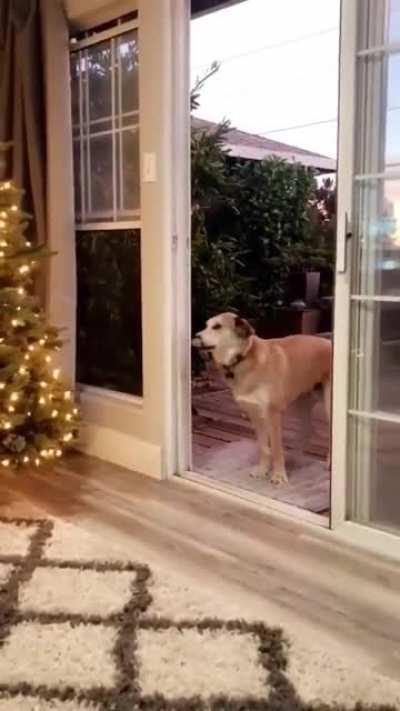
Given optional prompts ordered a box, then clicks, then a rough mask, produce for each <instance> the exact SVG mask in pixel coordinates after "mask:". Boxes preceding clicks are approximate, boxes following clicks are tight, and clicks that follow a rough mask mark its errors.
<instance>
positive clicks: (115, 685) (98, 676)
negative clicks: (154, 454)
mask: <svg viewBox="0 0 400 711" xmlns="http://www.w3.org/2000/svg"><path fill="white" fill-rule="evenodd" d="M74 540H75V544H74ZM102 546H103V548H104V552H103V554H102V553H101V548H102ZM96 550H97V553H96V555H94V553H93V547H91V545H90V542H89V543H87V542H85V540H82V541H80V540H79V535H78V537H76V536H75V539H74V537H73V536H72V538H71V536H70V535H69V529H68V528H64V529H63V527H62V525H61V526H60V525H57V524H55V523H54V522H53V521H50V520H30V519H29V520H28V519H1V520H0V711H83V710H84V709H85V710H86V711H106V710H111V711H133V710H134V709H148V710H149V711H151V710H155V709H157V710H159V711H161V710H163V709H165V711H173V710H174V711H175V710H176V711H195V710H197V709H198V710H199V711H203V710H204V711H206V710H208V709H210V710H211V711H222V710H225V709H226V711H239V710H241V711H245V710H247V709H248V710H249V711H251V710H254V711H256V710H260V711H262V710H265V711H291V710H292V709H293V711H307V710H308V709H311V708H312V709H321V710H322V709H324V710H326V711H328V709H334V708H338V707H336V706H334V705H333V704H330V705H329V703H325V702H324V700H323V699H322V700H319V701H318V702H314V703H312V704H310V703H309V702H308V700H303V698H302V695H301V693H300V692H299V690H298V689H297V688H296V683H295V677H291V675H290V673H289V671H288V661H289V659H290V654H291V650H290V647H289V645H288V644H287V643H286V641H285V635H284V633H283V632H282V630H280V629H278V628H276V627H272V626H271V627H270V626H268V625H266V624H265V623H264V622H254V621H248V622H246V621H244V620H238V619H219V618H214V617H208V616H207V615H206V614H205V615H204V616H199V614H198V610H197V609H196V610H194V611H193V612H194V614H193V617H191V616H186V617H185V616H182V615H179V613H178V608H176V609H174V602H173V601H171V599H170V598H168V600H167V599H166V597H165V596H164V597H163V595H162V586H160V585H158V587H157V586H154V585H153V584H152V573H151V571H150V569H149V567H148V566H147V565H144V564H142V563H136V562H133V561H130V560H129V559H127V558H126V556H122V559H121V560H118V557H116V556H115V555H109V551H108V547H107V542H106V541H104V542H102V541H98V543H97V549H96ZM187 592H188V597H189V596H190V591H187ZM191 609H192V608H191V606H190V604H189V605H188V606H187V607H186V608H185V612H188V611H189V612H190V610H191ZM347 708H355V707H354V704H352V703H350V704H349V705H348V706H347ZM363 708H367V706H362V705H359V706H357V709H359V710H360V711H361V709H363ZM368 708H372V706H371V707H368ZM374 708H376V709H378V708H379V709H381V710H382V711H383V710H384V709H389V708H390V709H392V708H396V706H393V705H391V706H390V705H387V706H379V707H378V706H375V707H374Z"/></svg>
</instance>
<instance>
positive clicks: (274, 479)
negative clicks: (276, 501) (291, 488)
mask: <svg viewBox="0 0 400 711" xmlns="http://www.w3.org/2000/svg"><path fill="white" fill-rule="evenodd" d="M270 481H271V484H275V486H281V484H288V483H289V479H288V478H287V474H286V471H285V469H281V470H280V471H277V472H272V474H271V479H270Z"/></svg>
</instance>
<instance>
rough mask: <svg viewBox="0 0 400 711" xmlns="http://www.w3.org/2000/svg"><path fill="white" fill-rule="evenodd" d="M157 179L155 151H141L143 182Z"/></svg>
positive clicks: (151, 181)
mask: <svg viewBox="0 0 400 711" xmlns="http://www.w3.org/2000/svg"><path fill="white" fill-rule="evenodd" d="M156 180H157V160H156V154H155V153H143V182H144V183H155V182H156Z"/></svg>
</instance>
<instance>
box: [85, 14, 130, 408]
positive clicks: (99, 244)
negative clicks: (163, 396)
mask: <svg viewBox="0 0 400 711" xmlns="http://www.w3.org/2000/svg"><path fill="white" fill-rule="evenodd" d="M71 47H72V52H71V93H72V131H73V150H74V185H75V216H76V239H77V249H76V252H77V276H78V329H77V371H78V379H79V381H80V382H82V383H84V384H88V385H95V386H98V387H103V388H106V389H109V390H118V391H121V392H125V393H129V394H134V395H142V342H141V341H142V334H141V274H140V171H139V48H138V29H137V21H136V20H133V21H129V22H126V23H116V25H115V26H114V27H111V28H110V27H109V28H107V29H106V30H105V31H99V32H98V33H96V32H94V33H90V34H89V33H88V34H87V36H84V37H83V38H82V39H79V40H72V42H71Z"/></svg>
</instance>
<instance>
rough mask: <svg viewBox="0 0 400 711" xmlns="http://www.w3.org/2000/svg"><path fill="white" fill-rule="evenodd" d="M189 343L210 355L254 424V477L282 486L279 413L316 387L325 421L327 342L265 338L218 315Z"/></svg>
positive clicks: (244, 323) (233, 319) (228, 316)
mask: <svg viewBox="0 0 400 711" xmlns="http://www.w3.org/2000/svg"><path fill="white" fill-rule="evenodd" d="M193 345H194V346H197V347H199V348H203V349H205V350H207V351H210V352H211V353H212V356H213V359H214V361H215V363H216V364H217V365H218V366H219V367H220V368H222V370H223V371H224V373H225V376H226V377H227V379H228V382H229V383H230V385H231V388H232V393H233V396H234V398H235V400H236V402H237V403H238V404H239V405H240V406H241V407H242V408H243V410H244V411H245V412H246V413H247V414H248V416H249V418H250V420H251V422H252V424H253V425H254V428H255V431H256V435H257V440H258V443H259V447H260V462H259V465H258V467H257V469H256V472H255V474H256V475H260V474H262V475H267V474H269V473H271V481H272V482H273V483H275V484H282V483H286V482H287V481H288V479H287V475H286V468H285V459H284V453H283V448H282V424H281V415H282V413H283V412H284V411H285V410H286V408H287V407H288V406H289V405H290V404H291V403H292V402H294V401H295V400H297V399H298V398H300V399H301V396H302V395H305V394H307V393H311V392H312V391H313V390H314V389H315V388H316V387H317V386H318V385H322V387H323V391H324V402H325V408H326V413H327V417H328V419H329V416H330V398H331V350H332V349H331V344H330V341H328V340H327V339H325V338H319V337H317V336H304V335H297V336H287V337H286V338H276V339H270V340H265V339H263V338H258V337H257V336H256V335H255V334H254V330H253V328H252V327H251V326H250V324H249V323H248V322H247V321H245V320H244V319H242V318H240V316H236V315H235V314H232V313H223V314H219V315H218V316H215V317H214V318H211V319H209V321H207V325H206V328H205V329H204V330H203V331H200V333H198V334H197V336H196V338H195V339H194V341H193Z"/></svg>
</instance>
